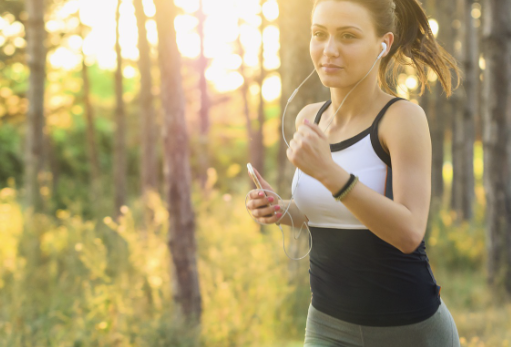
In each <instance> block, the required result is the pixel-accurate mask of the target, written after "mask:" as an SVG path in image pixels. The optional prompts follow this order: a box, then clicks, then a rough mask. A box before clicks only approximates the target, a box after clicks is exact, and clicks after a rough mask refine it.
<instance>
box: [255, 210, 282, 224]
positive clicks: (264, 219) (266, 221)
mask: <svg viewBox="0 0 511 347" xmlns="http://www.w3.org/2000/svg"><path fill="white" fill-rule="evenodd" d="M281 217H282V214H281V213H280V212H277V213H276V214H274V215H273V216H271V217H261V218H259V221H260V222H261V223H264V224H274V223H276V222H277V221H278V220H279V219H280V218H281Z"/></svg>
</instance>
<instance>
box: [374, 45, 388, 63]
mask: <svg viewBox="0 0 511 347" xmlns="http://www.w3.org/2000/svg"><path fill="white" fill-rule="evenodd" d="M381 47H382V50H381V53H380V55H379V56H378V58H376V59H380V58H381V57H382V56H383V53H385V51H386V50H387V44H386V43H385V42H382V43H381Z"/></svg>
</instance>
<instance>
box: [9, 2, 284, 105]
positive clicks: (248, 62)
mask: <svg viewBox="0 0 511 347" xmlns="http://www.w3.org/2000/svg"><path fill="white" fill-rule="evenodd" d="M142 2H143V5H144V12H145V14H146V16H148V20H147V22H146V29H147V37H148V41H149V43H150V45H152V47H154V48H156V46H157V44H158V31H157V26H156V22H155V20H154V15H155V13H156V8H155V6H154V3H153V0H143V1H142ZM174 3H175V4H176V6H178V7H180V8H181V10H182V12H181V13H180V14H179V15H177V16H176V18H175V21H174V27H175V29H176V37H177V45H178V49H179V51H180V53H181V54H182V56H183V57H185V58H188V59H196V58H197V57H198V56H199V54H200V47H201V37H200V33H199V32H198V27H199V21H198V18H197V16H196V13H197V11H198V10H199V0H174ZM116 6H117V0H68V1H67V2H66V3H64V4H63V5H61V6H60V7H59V8H58V10H56V11H54V13H53V14H52V16H51V18H49V20H48V21H47V22H46V29H47V30H48V31H50V32H55V33H58V32H66V31H67V32H75V33H76V34H74V35H70V36H67V37H66V38H65V39H64V41H63V42H60V41H58V40H56V41H55V40H54V41H55V42H53V41H52V43H55V45H60V47H59V48H58V49H56V50H53V51H51V52H49V55H48V59H49V62H50V64H51V65H52V66H53V67H55V68H63V69H66V70H72V69H77V68H79V65H80V64H81V63H82V50H83V53H84V54H85V61H86V64H87V65H92V64H94V63H97V64H98V66H99V67H100V68H101V69H105V70H114V69H115V68H116V66H117V57H116V54H115V40H116V22H115V11H116ZM98 8H100V9H101V11H98ZM203 12H204V14H205V15H206V18H205V22H204V55H205V56H206V58H208V59H209V64H208V65H209V67H208V69H207V79H208V81H210V82H211V84H212V85H213V86H214V88H215V89H216V90H217V91H218V92H228V91H232V90H235V89H237V88H239V87H240V86H241V85H242V84H243V76H241V74H240V73H239V72H238V71H237V70H238V69H239V68H240V67H241V65H242V64H243V66H245V67H246V68H249V69H253V70H252V71H258V69H259V65H260V64H261V62H260V54H261V52H260V50H261V49H263V66H264V68H265V69H266V70H267V71H273V70H276V69H278V68H279V67H280V63H281V62H280V59H279V49H280V44H279V29H278V27H277V26H276V25H269V26H267V27H265V28H264V30H263V33H261V23H262V16H264V18H266V20H268V21H270V22H271V21H274V20H276V19H277V18H278V16H279V7H278V4H277V1H276V0H267V1H265V2H264V3H263V4H262V5H261V4H260V0H203ZM80 22H82V23H83V24H84V25H85V26H86V27H88V28H90V29H89V30H87V32H86V36H85V37H84V38H82V37H81V36H80V35H79V25H80ZM0 28H1V29H2V32H3V34H4V35H5V34H6V33H7V34H12V35H16V34H19V33H20V32H22V31H23V30H24V27H23V25H21V23H19V22H15V21H14V19H13V20H9V18H6V17H5V16H3V17H0ZM119 30H120V38H119V42H120V46H121V54H122V57H123V58H124V59H126V60H128V61H132V62H135V61H137V60H138V58H139V51H138V28H137V22H136V16H135V8H134V6H133V0H122V2H121V6H120V22H119ZM2 38H3V36H1V35H0V40H1V39H2ZM238 39H239V43H241V47H242V49H243V54H241V50H240V47H239V43H238ZM13 42H15V43H16V45H18V46H23V45H24V44H26V43H25V42H24V41H23V42H21V40H18V41H13ZM0 43H2V42H1V41H0ZM3 44H4V45H5V39H4V42H3ZM3 50H4V52H7V53H9V52H10V51H12V50H14V47H12V49H11V47H10V46H9V47H6V46H4V47H3ZM127 64H128V65H126V66H129V63H127ZM131 66H136V65H133V64H131ZM131 66H130V67H125V68H124V69H123V75H124V76H125V77H126V78H133V77H136V76H137V75H138V71H135V68H134V67H131ZM280 89H281V85H280V80H279V77H278V75H273V76H270V77H268V78H267V79H266V80H265V82H264V86H263V88H262V92H263V97H264V98H265V99H267V100H275V99H276V98H278V97H279V95H280Z"/></svg>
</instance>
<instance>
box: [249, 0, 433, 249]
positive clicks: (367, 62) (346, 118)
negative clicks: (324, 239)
mask: <svg viewBox="0 0 511 347" xmlns="http://www.w3.org/2000/svg"><path fill="white" fill-rule="evenodd" d="M312 23H313V26H312V32H311V34H312V35H311V44H310V53H311V59H312V61H313V63H314V66H315V67H316V70H317V71H318V75H319V77H320V79H321V81H322V82H323V84H324V85H325V86H328V87H330V91H331V100H332V105H330V107H329V108H328V109H327V110H325V113H324V114H323V117H322V119H321V122H320V124H319V125H315V124H313V120H314V117H315V115H316V113H317V112H318V110H319V108H320V107H321V105H322V104H323V103H324V102H320V103H315V104H311V105H307V106H306V107H304V108H303V109H302V110H301V111H300V112H299V114H298V116H297V118H296V127H297V131H296V133H295V134H294V137H293V139H292V140H291V142H290V148H289V149H288V150H287V152H286V154H287V157H288V159H289V161H290V162H291V163H292V164H293V165H295V166H296V167H297V168H299V169H300V170H301V171H302V172H304V173H305V174H307V175H309V176H311V177H313V178H315V179H317V180H318V181H319V182H321V183H322V184H323V185H324V186H325V187H326V188H327V189H328V190H329V191H330V192H331V193H332V194H335V193H337V192H338V191H339V190H340V189H341V188H342V187H343V186H344V185H345V184H346V182H347V181H348V179H349V177H350V173H349V172H347V171H346V170H344V169H343V168H342V167H340V166H339V165H338V164H337V163H335V162H334V161H333V159H332V155H331V152H330V146H329V144H330V143H337V142H340V141H342V140H344V139H348V138H350V137H352V136H354V135H356V134H358V133H360V132H361V131H363V130H365V129H366V128H368V127H369V126H370V125H371V124H372V122H373V120H374V118H375V117H376V114H377V113H378V112H379V111H380V110H381V109H382V108H383V106H384V105H385V104H386V103H387V102H388V101H389V100H391V99H393V96H391V95H388V94H386V93H384V92H383V91H382V90H381V89H380V87H379V86H378V83H377V71H378V67H379V61H378V63H377V64H376V66H375V67H374V68H373V71H372V72H371V73H370V74H369V75H368V76H367V77H366V79H365V80H364V81H363V82H361V83H360V84H359V85H358V86H357V88H355V89H354V90H353V92H352V93H351V94H350V95H349V97H348V98H347V100H346V102H345V103H344V105H343V107H342V109H341V110H340V111H339V112H338V113H337V115H336V116H335V119H333V121H332V122H331V124H330V126H329V127H328V129H327V125H328V124H329V123H330V121H331V120H332V117H333V115H334V113H335V110H337V108H338V107H339V105H340V103H341V102H342V100H343V98H344V97H345V96H346V94H347V93H348V92H349V91H350V89H351V88H353V86H354V85H355V84H356V83H357V82H358V81H359V80H360V79H362V77H364V75H365V74H366V73H367V71H369V69H370V68H371V66H372V64H373V63H374V60H375V59H376V57H377V56H378V54H379V53H380V52H381V42H386V43H387V47H388V48H387V52H388V50H389V49H390V47H391V45H392V43H393V42H394V36H393V34H392V33H386V34H385V35H383V36H382V37H378V36H377V35H376V31H375V28H374V25H373V23H372V18H371V16H370V13H369V12H368V11H367V10H366V8H365V7H363V6H361V5H358V4H356V3H352V2H349V1H341V2H338V1H325V2H322V3H320V4H318V6H317V7H316V9H315V11H314V14H313V21H312ZM315 24H319V25H321V26H322V27H319V26H317V25H315ZM345 26H354V27H357V28H359V29H360V30H356V29H352V28H350V29H343V30H341V31H337V30H336V29H337V28H338V27H345ZM385 54H386V53H385ZM322 63H332V64H336V65H339V66H342V67H344V69H341V70H339V71H338V72H335V73H333V74H327V73H326V72H324V71H323V69H321V68H320V65H321V64H322ZM378 136H379V139H380V141H381V144H382V147H383V148H384V150H385V151H386V152H387V153H389V154H390V156H391V158H392V169H393V181H392V184H393V193H394V200H391V199H389V198H387V197H385V196H383V195H381V194H379V193H377V192H376V191H374V190H372V189H371V188H369V187H367V186H366V185H364V184H363V183H362V182H360V181H359V182H358V183H357V184H356V185H355V187H354V188H353V190H351V192H350V193H349V194H348V195H347V196H346V197H345V198H344V199H343V201H342V203H343V204H344V205H345V206H346V208H348V210H349V211H350V212H351V213H352V214H353V215H354V216H355V217H356V218H357V219H358V220H359V221H360V222H361V223H362V224H364V225H365V226H366V227H367V228H368V229H369V230H370V231H371V232H373V233H374V234H375V235H376V236H378V237H379V238H381V239H382V240H384V241H386V242H387V243H389V244H391V245H393V246H394V247H396V248H397V249H399V250H401V251H402V252H403V253H412V252H413V251H415V249H417V247H418V246H419V244H420V242H421V241H422V239H423V238H424V234H425V232H426V225H427V219H428V213H429V204H430V198H431V160H432V154H431V137H430V132H429V127H428V122H427V118H426V115H425V113H424V110H423V109H422V108H421V107H420V106H418V105H415V104H413V103H411V102H408V101H398V102H396V103H394V104H393V105H392V106H391V107H390V108H389V109H388V111H387V112H386V114H385V116H384V117H383V118H382V120H381V122H380V125H379V129H378ZM257 175H258V178H259V180H260V181H261V183H262V184H263V188H265V189H270V190H272V191H273V189H272V188H271V186H270V185H269V184H268V183H267V182H266V181H265V180H264V179H263V178H262V177H261V176H260V175H259V173H257ZM270 195H272V194H270ZM272 197H273V199H274V200H273V201H270V200H268V198H266V197H264V196H263V197H259V196H258V195H257V191H252V192H251V193H250V201H249V202H248V205H247V206H248V208H249V209H251V211H252V213H253V214H254V216H255V217H256V218H257V219H258V220H259V221H260V222H261V223H266V224H270V223H275V222H276V221H278V220H279V219H280V222H281V223H282V224H287V223H286V222H287V220H286V218H287V216H284V217H281V216H278V215H276V214H275V213H276V211H277V210H276V209H275V207H276V206H279V207H281V210H282V209H284V210H285V208H286V207H287V204H291V207H290V210H289V211H290V212H291V214H292V216H293V219H294V221H295V226H296V225H297V224H298V223H300V222H305V221H307V218H306V216H305V215H303V214H302V213H301V212H300V211H299V210H298V209H297V208H296V205H295V204H294V202H293V201H291V202H290V201H289V200H287V201H286V200H284V201H278V205H273V206H271V203H273V202H275V203H277V197H276V195H273V196H272ZM339 203H340V202H339ZM264 216H268V217H264ZM298 225H299V224H298Z"/></svg>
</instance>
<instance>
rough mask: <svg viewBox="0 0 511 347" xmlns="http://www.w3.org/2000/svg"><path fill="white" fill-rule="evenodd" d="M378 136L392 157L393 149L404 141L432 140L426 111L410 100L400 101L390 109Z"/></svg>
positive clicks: (382, 121) (381, 122)
mask: <svg viewBox="0 0 511 347" xmlns="http://www.w3.org/2000/svg"><path fill="white" fill-rule="evenodd" d="M378 135H379V138H380V141H381V143H382V146H383V148H384V149H385V151H386V152H387V153H390V154H391V156H392V153H391V152H392V149H393V148H392V147H395V146H396V145H398V144H399V143H402V142H403V141H413V140H414V139H416V140H418V141H422V142H427V141H428V140H429V141H430V140H431V139H430V133H429V125H428V119H427V117H426V113H425V112H424V109H423V108H422V107H421V106H419V105H417V104H415V103H413V102H410V101H408V100H399V101H397V102H395V103H393V104H392V105H391V106H390V107H389V108H388V110H387V112H386V114H385V116H384V117H383V118H382V120H381V121H380V124H379V126H378ZM393 145H394V146H393Z"/></svg>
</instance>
